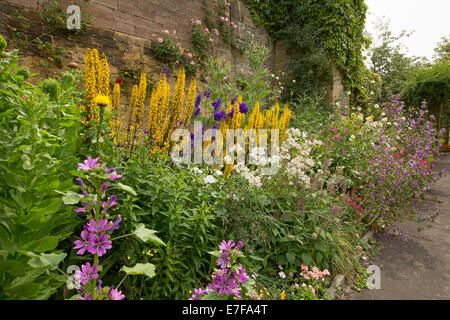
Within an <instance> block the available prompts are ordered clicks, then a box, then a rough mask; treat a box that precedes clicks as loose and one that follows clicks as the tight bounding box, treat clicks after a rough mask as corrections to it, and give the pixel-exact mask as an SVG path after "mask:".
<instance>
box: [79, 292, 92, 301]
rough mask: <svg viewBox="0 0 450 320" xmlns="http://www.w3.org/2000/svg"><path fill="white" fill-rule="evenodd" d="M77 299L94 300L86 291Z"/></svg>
mask: <svg viewBox="0 0 450 320" xmlns="http://www.w3.org/2000/svg"><path fill="white" fill-rule="evenodd" d="M77 300H94V297H91V296H90V295H89V294H88V293H86V294H85V295H84V297H78V298H77Z"/></svg>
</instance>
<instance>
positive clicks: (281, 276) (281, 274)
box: [278, 271, 286, 279]
mask: <svg viewBox="0 0 450 320" xmlns="http://www.w3.org/2000/svg"><path fill="white" fill-rule="evenodd" d="M278 274H279V276H280V278H282V279H284V278H286V275H285V274H284V272H283V271H281V272H279V273H278Z"/></svg>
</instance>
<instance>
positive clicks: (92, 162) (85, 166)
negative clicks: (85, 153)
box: [78, 157, 100, 171]
mask: <svg viewBox="0 0 450 320" xmlns="http://www.w3.org/2000/svg"><path fill="white" fill-rule="evenodd" d="M98 160H100V157H97V158H96V159H92V158H91V157H88V158H87V159H86V160H84V163H79V164H78V168H80V169H81V170H83V171H89V170H92V169H94V168H97V167H98V166H99V165H100V163H98Z"/></svg>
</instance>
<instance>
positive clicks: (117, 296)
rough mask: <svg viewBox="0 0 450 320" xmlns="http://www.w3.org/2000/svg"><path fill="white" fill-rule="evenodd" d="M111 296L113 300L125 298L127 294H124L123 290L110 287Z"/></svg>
mask: <svg viewBox="0 0 450 320" xmlns="http://www.w3.org/2000/svg"><path fill="white" fill-rule="evenodd" d="M109 298H110V299H111V300H123V299H124V298H125V296H124V295H123V294H122V291H119V290H118V289H114V288H111V289H109Z"/></svg>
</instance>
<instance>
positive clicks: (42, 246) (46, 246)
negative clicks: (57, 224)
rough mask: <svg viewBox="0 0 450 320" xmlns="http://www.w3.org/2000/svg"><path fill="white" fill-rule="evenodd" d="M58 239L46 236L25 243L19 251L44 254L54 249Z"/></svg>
mask: <svg viewBox="0 0 450 320" xmlns="http://www.w3.org/2000/svg"><path fill="white" fill-rule="evenodd" d="M58 240H59V239H58V237H56V236H48V237H43V238H41V239H39V240H34V241H31V242H28V243H25V244H24V245H23V246H22V248H21V249H24V250H30V251H33V252H45V251H48V250H52V249H55V248H56V246H57V245H58Z"/></svg>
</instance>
